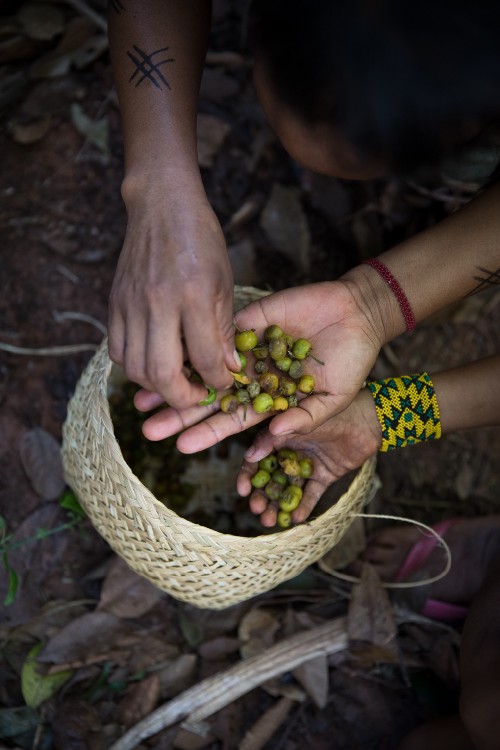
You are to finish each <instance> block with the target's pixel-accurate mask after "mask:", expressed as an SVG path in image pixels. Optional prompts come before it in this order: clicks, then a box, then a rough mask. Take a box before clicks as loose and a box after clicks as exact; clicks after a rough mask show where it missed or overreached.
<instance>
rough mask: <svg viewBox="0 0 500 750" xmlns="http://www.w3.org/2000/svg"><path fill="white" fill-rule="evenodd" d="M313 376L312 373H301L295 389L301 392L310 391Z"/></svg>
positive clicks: (312, 388) (312, 385)
mask: <svg viewBox="0 0 500 750" xmlns="http://www.w3.org/2000/svg"><path fill="white" fill-rule="evenodd" d="M314 385H315V383H314V378H313V376H312V375H302V377H301V379H300V380H299V382H298V384H297V390H298V391H300V392H301V393H312V392H313V391H314Z"/></svg>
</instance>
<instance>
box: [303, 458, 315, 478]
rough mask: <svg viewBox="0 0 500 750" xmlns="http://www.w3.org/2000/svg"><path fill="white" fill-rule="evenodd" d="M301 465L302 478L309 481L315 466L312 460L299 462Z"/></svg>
mask: <svg viewBox="0 0 500 750" xmlns="http://www.w3.org/2000/svg"><path fill="white" fill-rule="evenodd" d="M299 464H300V476H301V477H303V478H304V479H309V477H311V476H312V473H313V471H314V464H313V462H312V461H311V459H310V458H302V459H301V460H300V461H299Z"/></svg>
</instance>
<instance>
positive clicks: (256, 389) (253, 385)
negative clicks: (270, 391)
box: [247, 380, 260, 398]
mask: <svg viewBox="0 0 500 750" xmlns="http://www.w3.org/2000/svg"><path fill="white" fill-rule="evenodd" d="M247 392H248V395H249V396H250V398H255V397H256V396H258V395H259V393H260V385H259V383H258V382H257V381H256V380H252V381H251V382H250V383H249V384H248V385H247Z"/></svg>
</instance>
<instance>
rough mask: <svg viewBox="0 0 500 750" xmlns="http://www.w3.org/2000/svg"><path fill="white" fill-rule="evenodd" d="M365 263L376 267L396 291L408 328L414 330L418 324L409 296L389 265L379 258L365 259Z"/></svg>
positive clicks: (395, 294)
mask: <svg viewBox="0 0 500 750" xmlns="http://www.w3.org/2000/svg"><path fill="white" fill-rule="evenodd" d="M363 263H366V264H367V265H369V266H371V267H372V268H374V269H375V271H378V273H379V274H380V275H381V276H382V278H383V279H384V281H385V282H386V283H387V284H388V285H389V287H390V288H391V290H392V291H393V292H394V296H395V297H396V299H397V301H398V304H399V307H400V309H401V312H402V313H403V317H404V319H405V323H406V330H407V331H413V329H414V328H415V326H416V325H417V324H416V321H415V316H414V314H413V310H412V309H411V305H410V303H409V302H408V297H407V296H406V294H405V293H404V292H403V290H402V289H401V287H400V286H399V284H398V282H397V281H396V279H395V278H394V276H393V275H392V273H391V272H390V271H389V269H388V268H387V266H385V265H384V264H383V263H382V261H380V260H378V258H367V259H366V260H364V261H363Z"/></svg>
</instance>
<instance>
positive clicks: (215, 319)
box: [182, 293, 240, 389]
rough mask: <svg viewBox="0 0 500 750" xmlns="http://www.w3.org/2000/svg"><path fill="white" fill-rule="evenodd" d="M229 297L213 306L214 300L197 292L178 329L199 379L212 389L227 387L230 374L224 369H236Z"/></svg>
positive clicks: (230, 379) (237, 363)
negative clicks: (195, 298) (181, 330)
mask: <svg viewBox="0 0 500 750" xmlns="http://www.w3.org/2000/svg"><path fill="white" fill-rule="evenodd" d="M232 321H233V314H232V297H231V294H227V295H226V297H225V298H224V299H223V300H222V301H221V302H220V303H219V305H218V306H217V307H214V300H213V298H210V297H209V296H208V295H207V296H206V297H205V296H202V295H199V293H198V299H197V300H196V304H193V307H192V310H189V312H188V314H184V315H183V318H182V329H183V332H184V337H185V341H186V348H187V352H188V356H189V361H190V362H191V364H192V365H193V367H194V369H195V370H196V372H197V373H198V374H199V375H200V377H201V379H202V380H203V381H204V382H205V383H208V384H209V385H211V386H212V387H213V388H217V389H221V388H229V387H230V386H231V385H232V382H233V377H232V375H231V372H230V370H229V368H228V364H227V360H229V366H230V368H231V370H236V369H237V370H239V369H240V364H239V360H238V362H236V360H235V356H234V354H233V351H234V338H233V322H232Z"/></svg>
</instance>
